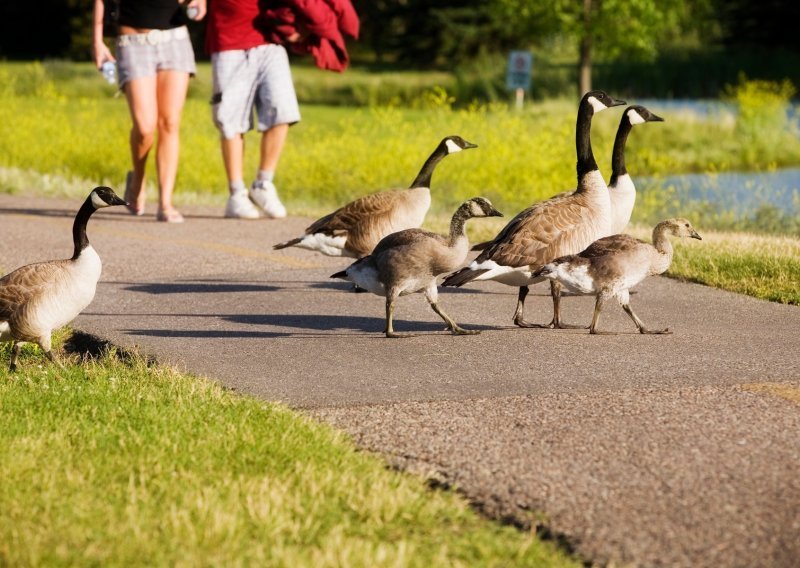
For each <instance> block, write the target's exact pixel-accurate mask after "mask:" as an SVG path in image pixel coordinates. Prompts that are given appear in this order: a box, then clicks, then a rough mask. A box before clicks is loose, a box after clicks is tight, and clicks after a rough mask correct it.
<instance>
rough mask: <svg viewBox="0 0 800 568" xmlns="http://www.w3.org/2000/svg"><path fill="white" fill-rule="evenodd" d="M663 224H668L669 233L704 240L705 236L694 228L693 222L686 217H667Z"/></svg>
mask: <svg viewBox="0 0 800 568" xmlns="http://www.w3.org/2000/svg"><path fill="white" fill-rule="evenodd" d="M662 224H663V225H665V226H666V228H667V231H668V232H669V234H671V235H673V236H675V237H689V238H692V239H697V240H700V241H702V240H703V237H701V236H700V235H699V233H698V232H697V231H695V230H694V227H692V224H691V223H690V222H689V221H688V219H684V218H683V217H679V218H677V219H667V220H666V221H664V222H663V223H662Z"/></svg>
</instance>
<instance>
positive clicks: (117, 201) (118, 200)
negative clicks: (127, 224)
mask: <svg viewBox="0 0 800 568" xmlns="http://www.w3.org/2000/svg"><path fill="white" fill-rule="evenodd" d="M127 204H128V202H127V201H125V200H124V199H122V198H120V197H119V196H117V195H116V194H114V195H112V196H111V203H110V205H127Z"/></svg>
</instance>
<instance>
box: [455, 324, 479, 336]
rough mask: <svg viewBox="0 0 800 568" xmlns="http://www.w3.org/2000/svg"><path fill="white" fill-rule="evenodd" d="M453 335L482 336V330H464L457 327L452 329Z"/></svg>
mask: <svg viewBox="0 0 800 568" xmlns="http://www.w3.org/2000/svg"><path fill="white" fill-rule="evenodd" d="M450 332H451V333H452V334H453V335H480V333H481V330H480V329H464V328H463V327H459V326H455V327H452V328H450Z"/></svg>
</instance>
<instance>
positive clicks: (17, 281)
mask: <svg viewBox="0 0 800 568" xmlns="http://www.w3.org/2000/svg"><path fill="white" fill-rule="evenodd" d="M65 262H67V261H56V262H39V263H36V264H28V265H26V266H22V267H20V268H18V269H16V270H15V271H13V272H10V273H9V274H6V275H5V276H3V278H0V320H2V321H6V320H8V319H9V318H10V317H11V316H12V314H13V313H14V312H16V311H17V310H18V309H19V308H20V307H21V306H23V305H25V304H26V303H27V302H29V301H30V300H32V299H34V298H36V297H37V296H38V295H39V294H40V293H41V292H42V291H43V290H45V289H46V288H47V287H48V286H49V285H50V284H51V283H52V282H53V281H54V280H56V279H57V278H58V277H59V273H61V272H62V270H63V265H64V263H65Z"/></svg>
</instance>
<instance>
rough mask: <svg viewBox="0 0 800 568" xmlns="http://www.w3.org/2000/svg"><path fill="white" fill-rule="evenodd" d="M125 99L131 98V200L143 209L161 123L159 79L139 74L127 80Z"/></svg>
mask: <svg viewBox="0 0 800 568" xmlns="http://www.w3.org/2000/svg"><path fill="white" fill-rule="evenodd" d="M124 89H125V98H126V99H127V100H128V110H129V111H130V115H131V121H132V123H133V125H132V126H131V134H130V148H131V163H132V165H133V168H132V171H133V180H132V184H131V186H132V191H133V195H132V196H131V199H132V200H134V201H135V202H136V205H137V208H138V209H140V210H141V209H143V208H144V202H145V200H146V199H147V196H146V195H145V192H144V191H143V189H144V172H145V165H146V164H147V156H148V155H149V154H150V149H151V148H152V147H153V142H154V141H155V136H156V126H157V124H158V102H157V98H156V78H155V77H140V78H138V79H133V80H131V81H128V82H126V83H125V87H124Z"/></svg>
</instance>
